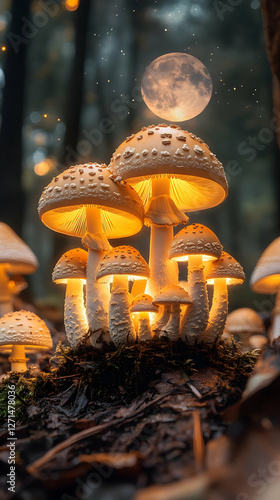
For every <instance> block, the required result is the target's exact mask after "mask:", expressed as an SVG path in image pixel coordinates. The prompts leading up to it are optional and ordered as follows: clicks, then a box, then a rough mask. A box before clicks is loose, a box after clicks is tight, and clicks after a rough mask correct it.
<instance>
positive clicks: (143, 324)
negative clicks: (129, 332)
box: [138, 312, 153, 341]
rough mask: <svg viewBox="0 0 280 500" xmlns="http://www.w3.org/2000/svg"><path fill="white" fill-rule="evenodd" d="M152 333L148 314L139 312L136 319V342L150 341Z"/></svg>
mask: <svg viewBox="0 0 280 500" xmlns="http://www.w3.org/2000/svg"><path fill="white" fill-rule="evenodd" d="M152 338H153V333H152V329H151V325H150V315H149V313H148V312H140V313H139V317H138V340H140V341H142V340H151V339H152Z"/></svg>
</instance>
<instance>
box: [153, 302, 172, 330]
mask: <svg viewBox="0 0 280 500" xmlns="http://www.w3.org/2000/svg"><path fill="white" fill-rule="evenodd" d="M170 311H171V306H160V311H159V313H158V317H157V320H156V321H155V322H154V323H153V324H152V329H153V331H155V332H157V331H160V330H162V329H163V327H164V326H165V325H166V324H167V323H168V321H169V318H170Z"/></svg>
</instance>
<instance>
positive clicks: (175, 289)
mask: <svg viewBox="0 0 280 500" xmlns="http://www.w3.org/2000/svg"><path fill="white" fill-rule="evenodd" d="M191 303H192V300H191V298H190V296H189V294H188V292H186V290H184V288H182V287H181V286H179V285H167V286H165V287H164V288H162V289H161V290H160V292H159V294H158V295H157V296H156V297H155V298H154V299H153V304H155V305H157V306H162V305H166V306H172V305H173V304H183V305H184V304H185V305H186V304H191Z"/></svg>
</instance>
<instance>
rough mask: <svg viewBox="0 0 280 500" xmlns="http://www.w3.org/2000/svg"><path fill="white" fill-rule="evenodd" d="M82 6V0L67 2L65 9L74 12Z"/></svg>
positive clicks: (68, 0)
mask: <svg viewBox="0 0 280 500" xmlns="http://www.w3.org/2000/svg"><path fill="white" fill-rule="evenodd" d="M79 5H80V0H66V2H65V8H66V9H67V10H69V11H70V12H74V11H75V10H77V8H78V7H79Z"/></svg>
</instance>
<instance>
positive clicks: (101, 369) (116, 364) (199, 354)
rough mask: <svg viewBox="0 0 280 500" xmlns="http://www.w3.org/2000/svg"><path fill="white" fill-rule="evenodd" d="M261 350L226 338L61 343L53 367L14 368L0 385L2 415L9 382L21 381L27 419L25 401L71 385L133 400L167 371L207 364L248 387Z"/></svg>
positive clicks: (233, 384) (94, 396)
mask: <svg viewBox="0 0 280 500" xmlns="http://www.w3.org/2000/svg"><path fill="white" fill-rule="evenodd" d="M256 360H257V354H256V352H255V351H251V352H247V353H245V354H242V352H241V351H240V348H239V346H238V344H236V343H235V342H234V341H233V340H232V341H229V342H228V341H223V342H221V343H220V345H219V346H218V347H217V348H216V349H213V350H208V349H206V348H204V349H202V348H201V346H188V345H186V344H185V343H183V342H182V341H178V342H173V343H172V342H168V341H166V340H153V341H148V342H143V343H138V344H133V345H130V346H123V347H122V348H121V349H119V350H116V349H115V348H114V347H113V346H106V347H105V350H102V351H100V350H97V349H95V348H93V347H91V346H89V345H88V343H84V344H82V345H80V347H79V348H78V349H77V350H75V351H73V350H72V349H71V348H70V347H65V346H63V345H62V344H59V345H58V347H57V349H56V353H55V355H54V357H53V358H52V359H51V363H52V366H53V369H52V372H51V373H43V372H41V373H39V374H38V375H37V377H34V375H33V374H32V372H31V371H28V372H26V373H25V374H16V373H15V374H12V375H11V376H10V377H9V378H8V379H6V380H5V381H3V382H2V384H1V386H0V394H1V396H0V418H1V420H2V419H5V418H6V416H7V393H8V384H10V383H13V384H14V385H15V386H16V400H17V402H16V409H17V417H18V419H20V420H22V419H23V420H24V418H25V416H26V411H25V405H26V404H27V403H28V402H31V401H32V402H33V403H35V404H36V403H37V402H40V401H43V400H44V398H46V397H55V396H59V394H61V393H62V392H63V391H66V390H67V389H69V388H70V387H77V389H78V390H79V389H80V388H83V389H85V391H86V393H87V398H88V400H89V401H108V402H110V401H111V402H113V401H118V400H120V399H121V400H122V401H123V402H125V403H127V402H130V401H132V400H133V399H134V398H135V397H137V396H138V395H139V394H141V393H143V392H144V391H146V390H148V389H149V388H150V387H151V384H153V383H154V382H155V381H156V380H159V379H161V375H162V373H164V372H170V371H173V370H176V371H179V372H180V373H181V374H183V375H184V376H186V379H188V377H189V376H192V375H194V374H195V373H196V372H199V371H200V370H202V369H208V370H209V369H210V370H211V371H212V372H214V373H215V374H216V375H217V376H218V378H219V379H220V380H221V385H222V386H223V387H224V388H225V389H226V390H229V389H230V388H233V389H234V388H235V389H238V391H239V392H240V391H242V390H243V389H244V387H245V384H246V382H247V380H248V377H249V375H250V373H251V372H252V370H253V368H254V365H255V362H256ZM73 404H75V402H74V403H73Z"/></svg>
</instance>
